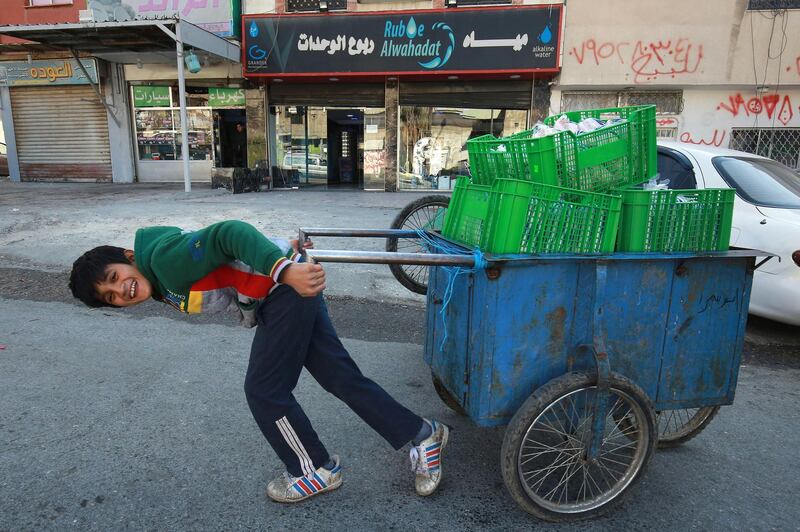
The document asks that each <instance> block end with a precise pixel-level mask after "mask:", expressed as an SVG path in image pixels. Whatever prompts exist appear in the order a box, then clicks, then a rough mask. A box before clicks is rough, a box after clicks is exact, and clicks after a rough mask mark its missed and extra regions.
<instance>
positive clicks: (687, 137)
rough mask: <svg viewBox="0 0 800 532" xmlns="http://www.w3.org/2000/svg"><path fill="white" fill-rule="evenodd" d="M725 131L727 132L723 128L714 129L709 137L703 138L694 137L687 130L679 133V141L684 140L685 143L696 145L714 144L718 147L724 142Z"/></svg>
mask: <svg viewBox="0 0 800 532" xmlns="http://www.w3.org/2000/svg"><path fill="white" fill-rule="evenodd" d="M726 133H727V132H726V131H725V130H722V131H720V130H719V129H715V130H714V134H713V135H712V137H711V138H710V139H703V138H698V139H695V138H693V137H692V134H691V133H689V132H688V131H684V132H683V133H681V136H680V141H681V142H685V143H687V144H696V145H698V146H716V147H717V148H719V147H720V146H722V143H723V142H725V135H726Z"/></svg>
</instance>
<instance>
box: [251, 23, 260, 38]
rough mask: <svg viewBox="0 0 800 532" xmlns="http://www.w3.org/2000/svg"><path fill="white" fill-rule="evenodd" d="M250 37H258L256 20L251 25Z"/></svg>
mask: <svg viewBox="0 0 800 532" xmlns="http://www.w3.org/2000/svg"><path fill="white" fill-rule="evenodd" d="M250 37H253V38H255V37H258V26H256V21H255V20H254V21H252V22H251V23H250Z"/></svg>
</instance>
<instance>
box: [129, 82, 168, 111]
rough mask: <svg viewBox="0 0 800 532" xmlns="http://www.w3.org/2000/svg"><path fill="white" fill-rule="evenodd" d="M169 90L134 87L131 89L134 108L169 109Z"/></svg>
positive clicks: (142, 86)
mask: <svg viewBox="0 0 800 532" xmlns="http://www.w3.org/2000/svg"><path fill="white" fill-rule="evenodd" d="M169 93H170V88H169V87H151V86H149V85H138V86H137V85H135V86H134V87H133V106H134V107H170V106H171V101H170V94H169Z"/></svg>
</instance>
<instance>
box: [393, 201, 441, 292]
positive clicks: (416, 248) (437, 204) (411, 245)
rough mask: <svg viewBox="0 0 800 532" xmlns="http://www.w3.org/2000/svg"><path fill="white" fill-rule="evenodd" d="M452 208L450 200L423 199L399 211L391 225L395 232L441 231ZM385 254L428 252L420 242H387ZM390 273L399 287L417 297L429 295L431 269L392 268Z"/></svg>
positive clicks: (403, 240)
mask: <svg viewBox="0 0 800 532" xmlns="http://www.w3.org/2000/svg"><path fill="white" fill-rule="evenodd" d="M448 205H450V198H449V197H448V196H423V197H421V198H418V199H416V200H414V201H412V202H411V203H409V204H408V205H406V206H405V208H404V209H403V210H402V211H400V213H399V214H398V215H397V216H396V217H395V219H394V221H393V222H392V229H412V230H416V229H425V230H429V231H438V230H441V228H442V224H443V223H444V213H445V211H447V206H448ZM386 251H392V252H400V253H426V252H427V251H428V250H427V248H426V247H425V246H423V245H422V242H421V241H420V240H419V239H418V238H396V237H389V238H387V239H386ZM389 269H390V270H391V271H392V274H393V275H394V276H395V278H397V280H398V281H400V284H402V285H403V286H405V287H406V288H408V289H409V290H411V291H412V292H416V293H418V294H425V293H426V292H427V291H428V267H427V266H420V265H407V264H390V265H389Z"/></svg>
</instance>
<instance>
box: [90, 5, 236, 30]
mask: <svg viewBox="0 0 800 532" xmlns="http://www.w3.org/2000/svg"><path fill="white" fill-rule="evenodd" d="M88 9H90V10H91V11H92V16H93V17H94V20H95V22H106V21H115V20H117V21H124V20H137V19H158V18H172V17H180V18H182V19H184V20H187V21H188V22H191V23H192V24H195V25H197V26H200V27H201V28H203V29H204V30H206V31H210V32H211V33H216V34H217V35H219V36H220V37H230V36H234V35H235V36H238V35H239V27H238V24H234V23H233V21H234V20H235V21H237V22H238V19H239V15H240V13H241V12H242V8H241V0H88Z"/></svg>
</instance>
